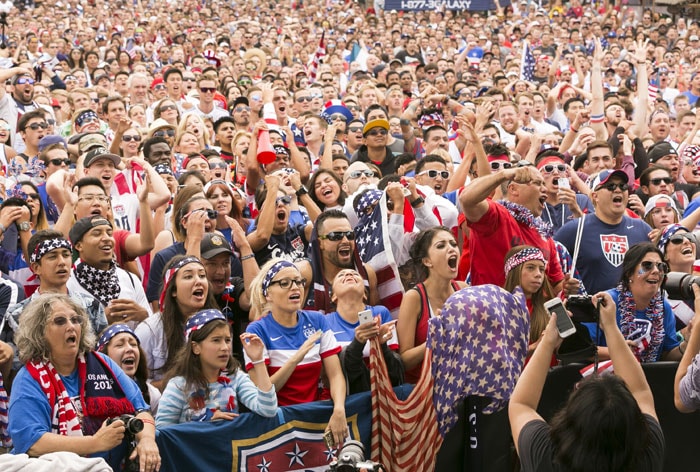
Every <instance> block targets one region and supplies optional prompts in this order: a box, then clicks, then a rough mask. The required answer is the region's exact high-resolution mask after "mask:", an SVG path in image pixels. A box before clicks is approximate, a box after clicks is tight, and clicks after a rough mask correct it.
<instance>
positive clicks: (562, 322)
mask: <svg viewBox="0 0 700 472" xmlns="http://www.w3.org/2000/svg"><path fill="white" fill-rule="evenodd" d="M544 307H545V308H546V309H547V312H549V313H552V312H553V313H556V315H557V331H559V337H560V338H567V337H569V336H571V335H572V334H574V333H575V332H576V326H574V322H573V321H571V318H569V313H567V311H566V308H564V304H563V303H562V302H561V299H560V298H553V299H551V300H548V301H546V302H545V304H544Z"/></svg>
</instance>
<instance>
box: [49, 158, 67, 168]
mask: <svg viewBox="0 0 700 472" xmlns="http://www.w3.org/2000/svg"><path fill="white" fill-rule="evenodd" d="M49 163H50V164H53V165H55V166H60V165H61V164H65V165H67V166H69V165H70V164H71V162H70V159H51V160H50V161H49Z"/></svg>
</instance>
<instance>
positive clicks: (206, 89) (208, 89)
mask: <svg viewBox="0 0 700 472" xmlns="http://www.w3.org/2000/svg"><path fill="white" fill-rule="evenodd" d="M199 91H200V92H202V93H214V92H216V87H199Z"/></svg>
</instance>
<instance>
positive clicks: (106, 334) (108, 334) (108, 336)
mask: <svg viewBox="0 0 700 472" xmlns="http://www.w3.org/2000/svg"><path fill="white" fill-rule="evenodd" d="M120 333H129V334H130V335H132V336H133V337H134V339H136V342H137V343H139V344H141V341H140V340H139V337H138V336H136V333H134V330H133V329H131V328H130V327H129V325H126V324H122V323H119V324H113V325H112V326H110V327H109V328H107V329H106V330H104V331H103V332H102V336H100V340H99V341H98V342H97V350H98V351H102V350H103V349H104V348H105V347H106V346H107V344H109V342H110V341H111V340H112V338H113V337H114V336H116V335H117V334H120Z"/></svg>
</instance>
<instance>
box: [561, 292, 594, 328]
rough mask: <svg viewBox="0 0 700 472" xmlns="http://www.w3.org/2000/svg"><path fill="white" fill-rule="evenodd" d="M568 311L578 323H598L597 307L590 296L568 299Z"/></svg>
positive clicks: (576, 296) (575, 296)
mask: <svg viewBox="0 0 700 472" xmlns="http://www.w3.org/2000/svg"><path fill="white" fill-rule="evenodd" d="M566 309H567V310H569V311H570V312H571V318H572V319H573V320H574V321H576V322H579V323H595V322H596V318H597V315H596V307H595V305H593V302H592V297H591V296H590V295H570V296H569V297H568V298H567V299H566Z"/></svg>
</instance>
